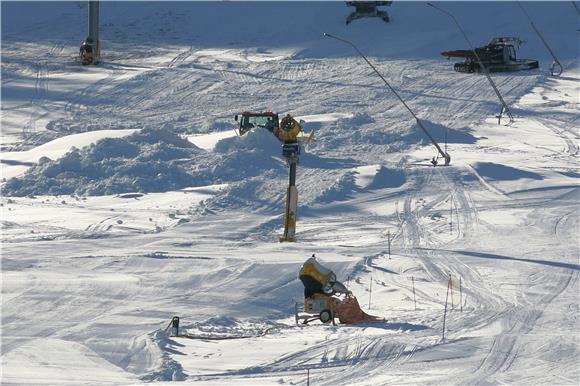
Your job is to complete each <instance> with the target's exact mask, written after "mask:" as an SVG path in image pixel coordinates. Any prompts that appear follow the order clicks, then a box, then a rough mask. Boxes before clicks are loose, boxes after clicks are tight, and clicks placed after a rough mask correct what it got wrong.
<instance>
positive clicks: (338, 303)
mask: <svg viewBox="0 0 580 386" xmlns="http://www.w3.org/2000/svg"><path fill="white" fill-rule="evenodd" d="M294 317H295V320H296V325H300V324H302V325H305V324H308V323H310V322H313V321H315V320H320V322H322V323H324V324H328V323H332V325H334V326H335V325H336V319H337V318H338V320H339V322H340V323H341V324H358V323H373V322H384V321H385V319H383V318H379V317H377V316H374V315H369V314H367V313H366V312H364V311H363V310H362V309H361V307H360V305H359V303H358V300H357V299H356V297H355V296H354V295H352V294H347V295H345V296H344V297H338V296H327V295H323V294H314V295H313V296H312V297H310V298H306V299H304V305H300V304H299V303H295V305H294Z"/></svg>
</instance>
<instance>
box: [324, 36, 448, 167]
mask: <svg viewBox="0 0 580 386" xmlns="http://www.w3.org/2000/svg"><path fill="white" fill-rule="evenodd" d="M324 36H326V37H329V38H333V39H336V40H338V41H341V42H343V43H346V44H348V45H350V46H351V47H352V48H354V49H355V51H356V52H358V54H359V55H360V56H361V57H362V58H363V59H364V60H365V62H367V64H368V65H369V66H370V67H371V68H372V69H373V70H374V71H375V73H376V74H377V75H378V76H379V77H380V78H381V79H382V80H383V82H385V84H386V85H387V87H388V88H389V89H390V90H391V91H392V92H393V94H395V96H396V97H397V98H398V99H399V101H401V103H402V104H403V106H405V108H406V109H407V110H408V111H409V113H411V115H412V116H413V118H415V121H417V125H419V127H420V128H421V130H423V132H424V133H425V135H426V136H427V137H428V138H429V139H430V140H431V142H432V143H433V145H435V147H436V148H437V150H438V151H439V154H441V156H442V157H443V158H444V159H445V165H449V163H450V162H451V156H450V155H449V154H448V153H447V152H444V151H443V149H441V147H440V146H439V144H438V143H437V141H435V139H434V138H433V137H432V136H431V134H429V132H428V131H427V129H426V128H425V126H423V123H421V120H419V118H418V117H417V115H415V113H414V112H413V110H411V108H410V107H409V106H408V105H407V103H405V101H404V100H403V98H401V96H400V95H399V94H398V93H397V91H395V89H394V88H393V87H392V86H391V85H390V84H389V82H387V80H386V79H385V77H384V76H382V75H381V73H380V72H379V71H378V70H377V69H376V67H375V66H373V64H372V63H371V62H370V61H369V60H368V59H367V58H366V56H364V55H363V53H362V52H361V51H360V50H359V49H358V48H357V46H355V45H354V44H353V43H352V42H350V41H348V40H346V39H342V38H339V37H337V36H334V35H331V34H328V33H326V32H325V33H324Z"/></svg>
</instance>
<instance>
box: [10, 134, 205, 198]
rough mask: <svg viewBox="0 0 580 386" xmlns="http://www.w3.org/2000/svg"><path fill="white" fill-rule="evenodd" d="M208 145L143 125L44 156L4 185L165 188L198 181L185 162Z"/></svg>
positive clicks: (78, 190)
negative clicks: (52, 156)
mask: <svg viewBox="0 0 580 386" xmlns="http://www.w3.org/2000/svg"><path fill="white" fill-rule="evenodd" d="M204 153H205V151H203V150H201V149H199V148H197V147H196V146H195V145H193V144H191V143H190V142H189V141H187V140H185V139H182V138H181V137H179V136H177V135H176V134H174V133H172V132H171V131H170V130H167V129H166V128H161V129H143V130H142V131H139V132H136V133H134V134H132V135H130V136H128V137H124V138H105V139H102V140H100V141H98V142H96V143H95V144H92V145H90V146H87V147H84V148H82V149H80V150H79V149H76V148H73V149H72V150H71V151H70V152H68V153H67V154H65V155H64V156H63V157H62V158H60V159H58V160H56V161H52V160H50V159H48V158H46V157H44V158H42V159H40V160H39V163H38V165H35V166H33V167H32V168H30V169H29V170H28V172H27V173H26V174H25V175H24V176H22V177H18V178H12V179H10V180H8V181H7V182H6V184H5V185H4V187H3V191H4V194H5V195H7V196H26V195H35V194H38V195H41V194H50V195H61V194H76V195H109V194H122V193H129V192H162V191H168V190H176V189H180V188H184V187H187V186H192V185H195V183H196V182H199V181H196V179H195V177H194V176H193V175H192V174H191V173H190V172H188V170H187V168H186V167H185V166H184V165H186V164H190V163H192V162H195V161H196V160H197V159H199V158H200V157H201V156H203V154H204Z"/></svg>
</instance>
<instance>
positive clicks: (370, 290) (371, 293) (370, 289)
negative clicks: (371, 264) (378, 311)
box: [369, 274, 373, 310]
mask: <svg viewBox="0 0 580 386" xmlns="http://www.w3.org/2000/svg"><path fill="white" fill-rule="evenodd" d="M372 295H373V275H372V274H371V282H370V283H369V310H370V309H371V296H372Z"/></svg>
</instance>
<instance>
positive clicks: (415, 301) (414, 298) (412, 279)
mask: <svg viewBox="0 0 580 386" xmlns="http://www.w3.org/2000/svg"><path fill="white" fill-rule="evenodd" d="M411 281H412V282H413V302H414V303H415V311H417V298H416V297H415V278H414V277H413V276H411Z"/></svg>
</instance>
